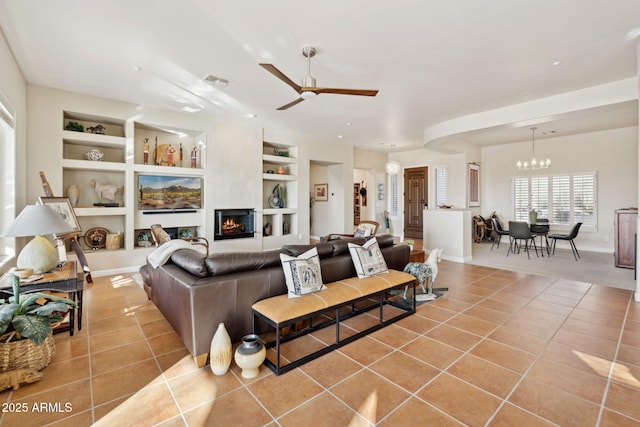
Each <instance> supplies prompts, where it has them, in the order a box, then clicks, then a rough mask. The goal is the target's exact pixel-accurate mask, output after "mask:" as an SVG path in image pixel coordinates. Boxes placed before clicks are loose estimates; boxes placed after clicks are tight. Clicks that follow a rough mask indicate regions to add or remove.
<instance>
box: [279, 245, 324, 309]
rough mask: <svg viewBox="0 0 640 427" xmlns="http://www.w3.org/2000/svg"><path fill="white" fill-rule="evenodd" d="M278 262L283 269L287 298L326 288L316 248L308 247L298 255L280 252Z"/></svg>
mask: <svg viewBox="0 0 640 427" xmlns="http://www.w3.org/2000/svg"><path fill="white" fill-rule="evenodd" d="M280 262H281V263H282V269H283V270H284V277H285V280H286V282H287V289H288V291H289V298H295V297H299V296H301V295H304V294H310V293H312V292H318V291H321V290H322V289H325V288H326V287H325V286H324V284H323V283H322V273H321V272H320V257H319V256H318V249H317V248H312V249H309V250H308V251H306V252H305V253H303V254H300V255H299V256H298V257H294V256H291V255H287V254H280Z"/></svg>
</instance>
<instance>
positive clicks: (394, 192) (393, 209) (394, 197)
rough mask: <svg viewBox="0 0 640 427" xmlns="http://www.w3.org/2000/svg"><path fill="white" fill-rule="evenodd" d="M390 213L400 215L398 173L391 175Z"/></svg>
mask: <svg viewBox="0 0 640 427" xmlns="http://www.w3.org/2000/svg"><path fill="white" fill-rule="evenodd" d="M389 215H390V216H392V217H396V216H398V175H391V176H390V177H389Z"/></svg>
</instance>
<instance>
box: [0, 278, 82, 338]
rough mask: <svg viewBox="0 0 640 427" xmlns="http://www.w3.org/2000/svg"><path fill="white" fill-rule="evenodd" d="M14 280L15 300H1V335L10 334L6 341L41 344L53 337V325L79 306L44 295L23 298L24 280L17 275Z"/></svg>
mask: <svg viewBox="0 0 640 427" xmlns="http://www.w3.org/2000/svg"><path fill="white" fill-rule="evenodd" d="M11 280H12V286H13V296H12V297H9V299H7V300H4V299H2V300H0V334H9V336H8V337H6V336H3V339H2V341H3V342H11V341H19V340H22V339H30V340H31V341H33V342H34V343H35V344H40V343H42V342H43V341H44V340H45V338H47V336H48V335H49V334H50V333H51V330H52V329H51V325H52V324H56V323H58V322H60V321H61V320H62V319H63V318H64V313H66V312H68V311H69V309H70V308H73V307H75V306H76V303H75V302H73V301H71V300H70V299H68V298H64V297H59V296H56V295H51V294H46V293H43V292H34V293H28V294H20V278H18V276H16V275H13V277H12V279H11ZM7 338H8V339H7Z"/></svg>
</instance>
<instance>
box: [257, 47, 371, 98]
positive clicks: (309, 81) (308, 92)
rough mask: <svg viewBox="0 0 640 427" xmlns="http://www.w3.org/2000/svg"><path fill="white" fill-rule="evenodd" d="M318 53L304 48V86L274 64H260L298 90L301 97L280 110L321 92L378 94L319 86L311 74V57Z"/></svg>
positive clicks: (368, 91) (312, 48) (361, 90)
mask: <svg viewBox="0 0 640 427" xmlns="http://www.w3.org/2000/svg"><path fill="white" fill-rule="evenodd" d="M315 54H316V48H314V47H311V46H307V47H303V48H302V55H303V56H304V57H305V58H307V70H308V71H307V76H306V77H304V78H303V79H302V86H300V85H297V84H296V83H294V82H293V80H291V79H290V78H289V77H287V76H285V75H284V73H283V72H282V71H280V70H278V69H277V68H276V67H275V65H273V64H260V66H261V67H262V68H264V69H265V70H267V71H268V72H270V73H271V74H273V75H274V76H276V77H277V78H279V79H280V80H282V81H283V82H285V83H286V84H288V85H289V86H291V87H292V88H293V90H295V91H296V92H298V94H299V95H300V97H299V98H298V99H296V100H295V101H291V102H290V103H288V104H286V105H283V106H282V107H280V108H278V110H286V109H288V108H290V107H293V106H294V105H296V104H299V103H301V102H302V101H304V100H305V99H310V98H313V97H315V96H316V95H320V94H321V93H333V94H338V95H359V96H376V95H377V94H378V91H377V90H367V89H337V88H328V87H317V86H316V79H315V78H314V77H312V76H311V58H313V57H314V56H315Z"/></svg>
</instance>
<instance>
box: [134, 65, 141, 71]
mask: <svg viewBox="0 0 640 427" xmlns="http://www.w3.org/2000/svg"><path fill="white" fill-rule="evenodd" d="M133 71H142V67H138V66H137V65H136V66H135V67H133Z"/></svg>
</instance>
